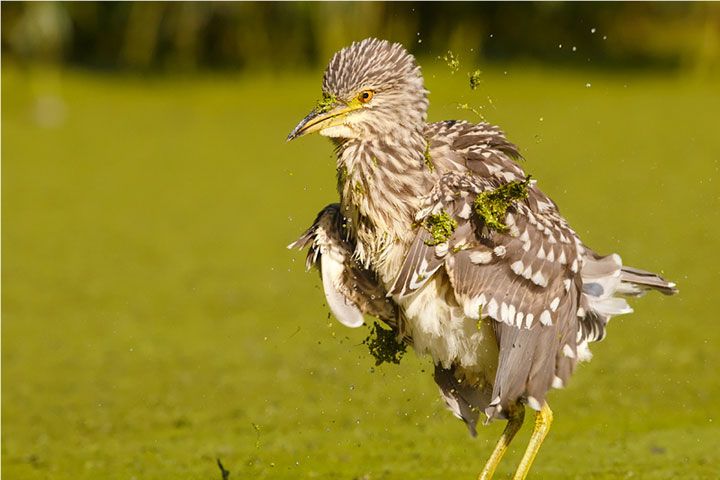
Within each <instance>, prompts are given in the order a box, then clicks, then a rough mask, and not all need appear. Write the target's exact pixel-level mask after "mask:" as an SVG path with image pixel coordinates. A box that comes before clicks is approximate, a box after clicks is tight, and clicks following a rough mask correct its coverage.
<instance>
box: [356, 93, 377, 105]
mask: <svg viewBox="0 0 720 480" xmlns="http://www.w3.org/2000/svg"><path fill="white" fill-rule="evenodd" d="M374 94H375V92H373V91H372V90H364V91H362V92H360V95H358V100H360V101H361V102H362V103H368V102H369V101H370V100H372V98H373V95H374Z"/></svg>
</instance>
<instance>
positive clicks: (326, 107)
mask: <svg viewBox="0 0 720 480" xmlns="http://www.w3.org/2000/svg"><path fill="white" fill-rule="evenodd" d="M336 104H337V97H336V96H335V95H333V94H331V93H323V97H322V100H318V102H317V104H316V105H315V111H316V112H317V113H326V112H329V111H330V110H332V109H333V108H334V107H335V105H336Z"/></svg>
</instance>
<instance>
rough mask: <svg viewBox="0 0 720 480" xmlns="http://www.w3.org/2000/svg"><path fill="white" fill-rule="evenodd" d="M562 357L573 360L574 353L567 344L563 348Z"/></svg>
mask: <svg viewBox="0 0 720 480" xmlns="http://www.w3.org/2000/svg"><path fill="white" fill-rule="evenodd" d="M563 355H565V356H566V357H568V358H575V352H573V349H572V347H571V346H570V345H568V344H567V343H566V344H565V345H564V346H563Z"/></svg>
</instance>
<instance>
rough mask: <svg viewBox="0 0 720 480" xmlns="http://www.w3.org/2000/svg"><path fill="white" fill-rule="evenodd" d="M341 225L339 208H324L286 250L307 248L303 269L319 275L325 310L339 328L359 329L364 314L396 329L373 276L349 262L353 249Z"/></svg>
mask: <svg viewBox="0 0 720 480" xmlns="http://www.w3.org/2000/svg"><path fill="white" fill-rule="evenodd" d="M344 225H345V219H344V218H343V216H342V214H341V213H340V206H339V205H338V204H331V205H328V206H327V207H325V208H324V209H323V210H322V211H321V212H320V213H319V214H318V216H317V218H316V219H315V222H314V223H313V224H312V226H311V227H310V228H309V229H308V230H307V231H306V232H305V233H303V235H302V236H301V237H300V238H299V239H298V240H297V241H295V242H293V243H292V244H290V245H289V246H288V248H299V249H304V248H308V254H307V259H306V266H307V268H308V269H309V268H311V267H312V266H315V267H317V268H318V270H319V271H320V276H321V278H322V282H323V289H324V291H325V298H326V300H327V302H328V306H329V307H330V310H331V311H332V313H333V315H335V317H336V318H337V319H338V320H339V321H340V322H341V323H342V324H344V325H346V326H348V327H359V326H360V325H362V324H363V314H368V315H372V316H374V317H377V318H379V319H381V320H383V321H384V322H385V323H387V324H388V325H390V326H391V327H397V324H398V308H397V305H396V304H395V303H394V302H393V301H392V299H390V298H387V296H386V291H385V289H384V288H383V287H382V285H381V284H380V282H379V281H378V280H377V278H376V276H375V274H374V273H373V272H371V271H370V270H367V269H365V268H363V267H362V266H361V265H359V264H358V263H357V261H355V259H354V258H353V251H354V249H353V245H352V243H351V242H350V241H349V240H348V236H347V232H346V230H345V226H344Z"/></svg>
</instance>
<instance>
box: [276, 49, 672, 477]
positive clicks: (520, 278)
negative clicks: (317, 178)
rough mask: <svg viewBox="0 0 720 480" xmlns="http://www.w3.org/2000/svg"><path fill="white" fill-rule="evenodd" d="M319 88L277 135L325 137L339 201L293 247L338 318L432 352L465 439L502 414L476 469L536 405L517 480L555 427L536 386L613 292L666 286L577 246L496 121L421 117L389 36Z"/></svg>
mask: <svg viewBox="0 0 720 480" xmlns="http://www.w3.org/2000/svg"><path fill="white" fill-rule="evenodd" d="M322 90H323V99H322V100H321V101H320V102H319V103H318V104H317V106H316V107H315V108H314V109H313V110H312V111H311V112H310V114H309V115H308V116H306V117H305V118H304V119H303V120H302V121H301V122H300V123H299V124H298V125H297V127H295V129H294V130H293V131H292V133H290V135H289V136H288V140H292V139H294V138H296V137H300V136H302V135H305V134H308V133H312V132H319V133H320V134H321V135H323V136H326V137H330V138H331V139H332V140H333V142H334V144H335V147H336V151H337V167H338V168H337V171H338V184H337V187H338V192H339V194H340V202H339V203H335V204H331V205H328V206H327V207H325V208H324V209H323V210H322V211H321V212H320V213H319V214H318V216H317V219H316V220H315V222H314V223H313V225H312V226H311V227H310V228H309V229H308V230H307V231H306V232H305V234H304V235H303V236H302V237H301V238H300V239H299V240H298V241H296V242H295V243H293V244H292V245H290V247H291V248H292V247H297V248H309V252H308V257H307V263H308V267H310V266H312V265H315V266H317V268H318V269H319V270H320V274H321V278H322V283H323V288H324V291H325V297H326V299H327V303H328V306H329V307H330V309H331V311H332V312H333V314H334V315H335V316H336V317H337V319H338V320H339V321H340V322H342V323H343V324H345V325H347V326H349V327H358V326H360V325H362V324H363V322H364V320H363V315H364V314H368V315H372V316H375V317H377V318H379V319H381V320H382V321H384V322H385V323H386V324H388V325H389V326H390V327H391V328H392V329H393V331H394V333H395V334H396V335H397V338H398V340H399V341H402V342H405V343H406V344H408V345H411V346H412V347H413V348H414V349H415V350H416V352H418V353H419V354H423V355H430V356H431V357H432V360H433V362H434V364H435V373H434V378H435V381H436V383H437V384H438V386H439V388H440V392H441V395H442V396H443V398H444V400H445V402H446V403H447V405H448V407H449V408H450V409H451V410H452V411H453V413H454V414H455V415H456V416H457V417H459V418H461V419H462V420H463V421H465V423H466V424H467V426H468V428H469V430H470V433H471V434H472V435H473V436H474V435H475V427H476V424H477V422H478V420H479V419H480V415H483V418H484V419H485V420H486V422H489V421H491V420H493V419H505V420H507V425H506V428H505V430H504V432H503V433H502V436H501V437H500V439H499V441H498V443H497V445H496V447H495V449H494V451H493V452H492V454H491V456H490V458H489V460H488V461H487V463H486V464H485V467H484V469H483V470H482V472H481V474H480V479H489V478H491V477H492V475H493V473H494V471H495V469H496V467H497V465H498V463H499V462H500V460H501V458H502V456H503V454H504V453H505V451H506V450H507V448H508V445H509V443H510V441H511V440H512V438H513V436H514V435H515V434H516V433H517V431H518V430H519V428H520V426H521V425H522V423H523V418H524V412H525V406H526V405H527V406H529V407H530V408H531V409H533V410H535V411H536V421H535V426H534V429H533V433H532V436H531V438H530V442H529V445H528V447H527V450H526V451H525V454H524V456H523V458H522V460H521V462H520V465H519V467H518V469H517V471H516V473H515V477H514V478H515V479H524V478H525V477H526V476H527V474H528V471H529V469H530V466H531V464H532V462H533V460H534V458H535V456H536V454H537V452H538V450H539V448H540V446H541V444H542V442H543V440H544V438H545V436H546V435H547V433H548V430H549V429H550V424H551V422H552V418H553V417H552V411H551V410H550V407H549V406H548V404H547V402H546V400H545V398H546V394H547V392H548V390H549V389H550V388H562V387H563V386H564V385H565V383H566V382H567V381H568V378H569V377H570V375H571V374H572V372H573V370H574V368H575V365H576V363H577V362H578V361H582V360H587V359H589V358H590V355H591V354H590V351H589V349H588V344H589V343H591V342H594V341H598V340H601V339H602V338H603V337H604V336H605V328H606V326H607V323H608V321H609V320H610V317H611V316H613V315H620V314H625V313H630V312H631V311H632V310H631V308H630V306H629V305H628V304H627V302H626V301H625V300H624V299H623V298H621V297H619V296H618V295H622V296H628V295H629V296H638V295H642V294H643V293H645V291H647V290H649V289H654V290H658V291H660V292H662V293H665V294H672V293H675V292H676V289H675V284H673V283H671V282H667V281H665V280H664V279H662V278H661V277H659V276H658V275H656V274H654V273H650V272H646V271H643V270H638V269H635V268H631V267H626V266H624V265H623V264H622V263H621V260H620V257H619V256H618V255H616V254H613V255H609V256H600V255H598V254H597V253H595V252H594V251H592V250H591V249H590V248H589V247H587V246H586V245H584V244H583V243H582V242H581V240H580V239H579V238H578V236H577V234H576V233H575V232H574V231H573V230H572V228H570V226H569V225H568V223H567V222H566V221H565V219H564V218H563V217H562V216H561V215H560V213H559V211H558V208H557V206H556V205H555V203H554V202H553V201H552V200H551V199H550V198H548V197H547V196H546V195H545V194H543V193H542V191H540V189H539V188H538V186H537V184H536V182H535V180H531V179H530V177H529V176H527V175H526V174H525V172H524V171H523V169H522V168H521V167H520V166H519V165H518V163H516V160H518V159H519V158H520V154H519V152H518V149H517V147H516V146H515V145H513V144H512V143H510V142H509V141H508V140H507V139H506V138H505V136H504V134H503V133H502V132H501V131H500V130H499V129H498V128H497V127H495V126H492V125H489V124H487V123H479V124H473V123H468V122H464V121H444V122H438V123H427V121H426V119H427V108H428V99H427V94H428V92H427V90H425V87H424V83H423V77H422V75H421V73H420V68H419V67H418V66H417V64H416V62H415V59H414V57H413V56H412V55H410V54H409V53H408V52H407V51H406V50H405V49H404V48H403V47H402V46H401V45H399V44H392V43H389V42H387V41H383V40H377V39H366V40H363V41H361V42H357V43H353V44H352V45H350V46H349V47H347V48H344V49H342V50H340V51H339V52H337V53H336V54H335V55H334V56H333V58H332V60H331V61H330V63H329V65H328V67H327V69H326V70H325V75H324V78H323V84H322Z"/></svg>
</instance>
